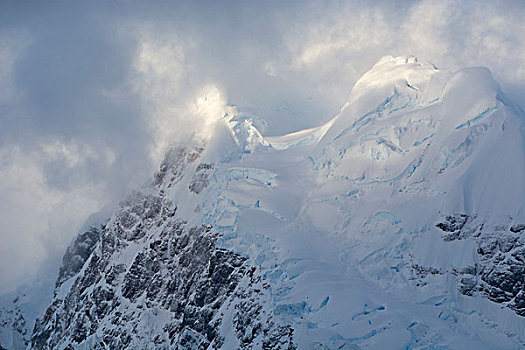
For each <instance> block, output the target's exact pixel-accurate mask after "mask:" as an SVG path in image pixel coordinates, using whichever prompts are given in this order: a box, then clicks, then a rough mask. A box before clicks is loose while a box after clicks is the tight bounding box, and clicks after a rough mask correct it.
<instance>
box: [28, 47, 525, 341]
mask: <svg viewBox="0 0 525 350" xmlns="http://www.w3.org/2000/svg"><path fill="white" fill-rule="evenodd" d="M522 123H523V115H522V114H520V113H517V110H516V108H514V107H513V106H512V105H511V104H510V102H508V101H507V100H506V98H505V97H504V95H503V93H502V92H501V91H500V89H499V87H498V85H497V83H496V82H494V80H493V79H492V77H491V74H490V71H488V70H487V69H484V68H469V69H462V70H460V71H458V72H447V71H445V70H441V69H437V68H436V67H435V66H434V65H432V64H431V63H426V62H422V61H421V60H419V59H417V58H415V57H412V56H403V57H397V58H393V57H385V58H383V59H381V60H380V61H379V62H378V63H377V64H376V65H375V66H374V67H373V68H372V69H371V70H370V71H369V72H368V73H366V74H365V75H364V76H363V77H362V78H361V79H360V80H359V81H358V82H357V83H356V84H355V86H354V88H353V90H352V93H351V95H350V97H349V100H348V103H347V104H345V106H344V108H342V109H341V112H340V113H339V114H338V115H337V116H335V117H334V118H333V119H332V120H330V121H329V122H328V123H326V124H323V125H321V126H320V127H317V128H312V129H308V130H303V131H299V132H296V133H291V134H288V135H284V136H277V137H266V136H264V128H265V123H264V121H262V120H261V119H259V118H257V117H256V116H252V115H247V114H243V113H241V112H239V111H237V110H236V109H235V108H231V109H228V111H227V113H226V114H225V115H224V117H223V118H222V119H220V120H219V121H218V122H217V123H216V127H215V132H214V133H212V135H211V136H210V138H209V139H207V140H206V142H205V143H204V142H192V143H191V144H188V145H179V146H175V147H173V148H172V149H170V151H169V152H167V154H166V156H165V158H164V161H163V163H162V164H161V166H160V170H159V172H158V173H157V174H155V176H154V177H153V181H152V183H151V184H149V185H147V186H145V187H144V188H143V189H141V190H139V191H137V192H136V193H134V194H132V195H130V197H129V198H128V199H127V200H125V201H123V202H122V204H121V206H120V208H119V209H118V210H117V211H116V212H115V213H114V214H113V215H112V217H111V219H110V220H109V221H108V222H107V224H106V225H105V226H104V227H103V228H102V229H100V230H99V231H96V232H98V236H97V237H98V238H95V237H94V236H93V234H92V233H93V232H91V233H90V232H86V233H84V234H83V235H80V236H79V239H78V240H77V241H76V243H74V246H73V247H72V248H71V249H70V251H69V253H68V255H66V257H67V259H65V260H64V264H65V265H64V267H63V269H62V270H61V271H63V273H62V274H61V277H60V278H59V282H60V283H58V284H57V293H56V295H55V297H54V299H53V301H52V303H51V304H50V305H49V307H48V309H47V312H46V313H45V314H43V315H42V316H41V317H40V318H39V321H38V323H37V327H36V328H35V332H34V334H33V338H32V347H33V348H35V349H50V348H58V349H65V348H67V347H68V346H70V347H72V348H74V349H83V348H95V349H106V348H112V347H119V346H127V347H131V348H139V349H140V348H148V347H149V348H151V347H155V348H161V349H174V348H188V349H206V348H207V349H232V348H239V349H270V348H271V349H294V348H297V349H337V348H340V349H346V348H352V349H360V348H372V349H383V348H405V349H417V348H421V347H428V348H441V349H458V348H459V349H462V348H476V349H493V348H502V349H515V348H522V347H524V346H525V318H523V317H522V316H521V315H523V313H524V312H525V311H524V310H525V302H524V300H525V299H524V295H525V289H524V288H525V282H524V281H523V273H522V272H523V271H524V269H525V258H524V257H523V256H524V255H523V254H524V251H525V249H524V247H525V245H524V242H525V241H524V240H525V236H524V235H525V211H524V203H523V198H525V177H524V176H523V174H525V147H523V144H524V143H523V142H524V135H523V128H522ZM92 238H93V239H92ZM80 265H81V266H80Z"/></svg>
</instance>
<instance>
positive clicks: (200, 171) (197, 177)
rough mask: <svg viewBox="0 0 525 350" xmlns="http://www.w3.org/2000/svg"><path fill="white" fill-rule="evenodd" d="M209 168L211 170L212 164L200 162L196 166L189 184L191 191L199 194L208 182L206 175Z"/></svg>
mask: <svg viewBox="0 0 525 350" xmlns="http://www.w3.org/2000/svg"><path fill="white" fill-rule="evenodd" d="M211 170H213V164H206V163H201V164H199V165H198V166H197V169H196V170H195V173H194V174H193V178H192V179H191V182H190V185H189V188H190V191H191V192H193V193H196V194H199V193H201V192H202V190H203V189H204V188H206V187H207V186H208V185H209V184H210V181H209V180H208V177H209V176H210V173H211Z"/></svg>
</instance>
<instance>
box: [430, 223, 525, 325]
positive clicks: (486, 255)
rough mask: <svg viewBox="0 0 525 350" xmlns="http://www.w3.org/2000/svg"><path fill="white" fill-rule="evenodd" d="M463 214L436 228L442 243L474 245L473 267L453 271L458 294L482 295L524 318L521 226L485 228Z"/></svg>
mask: <svg viewBox="0 0 525 350" xmlns="http://www.w3.org/2000/svg"><path fill="white" fill-rule="evenodd" d="M480 221H481V220H479V219H478V218H476V217H470V216H468V215H466V214H456V215H453V216H447V217H446V218H445V219H444V220H443V221H442V222H439V223H438V224H437V225H436V226H437V227H438V228H439V229H441V230H442V231H444V232H445V233H444V235H443V239H444V240H446V241H453V240H461V239H471V240H473V241H474V242H475V244H476V245H477V249H476V252H477V256H478V259H477V263H476V264H474V265H470V266H466V267H463V268H461V269H453V270H452V273H453V274H454V275H455V276H457V280H458V288H459V291H460V292H461V293H462V294H464V295H469V296H472V295H485V296H486V297H488V298H489V299H490V300H492V301H493V302H496V303H500V304H503V305H505V306H507V307H509V308H511V309H512V310H514V311H515V312H516V313H517V314H518V315H521V316H525V236H523V235H521V234H520V232H522V231H523V227H525V226H524V225H523V224H514V225H508V224H502V225H495V226H493V227H489V225H486V224H485V223H483V222H482V221H481V222H480Z"/></svg>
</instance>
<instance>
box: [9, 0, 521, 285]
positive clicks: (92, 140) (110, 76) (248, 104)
mask: <svg viewBox="0 0 525 350" xmlns="http://www.w3.org/2000/svg"><path fill="white" fill-rule="evenodd" d="M524 18H525V2H524V1H519V0H517V1H501V0H500V1H461V2H459V1H458V2H455V1H435V0H432V1H349V2H346V1H311V2H309V1H296V2H293V1H286V2H283V1H253V2H249V1H232V2H223V1H187V2H182V1H172V2H167V1H165V2H164V1H163V2H159V1H142V2H133V1H77V2H74V1H63V2H56V1H12V2H10V1H5V0H4V1H1V2H0V292H2V291H6V290H9V289H12V288H15V287H16V286H17V285H19V284H20V283H22V282H25V281H29V280H31V279H32V278H34V277H35V275H36V274H37V272H38V271H39V269H40V268H41V267H42V266H44V267H45V266H51V267H54V266H56V264H57V262H58V261H59V260H60V259H61V256H62V254H63V252H64V249H65V247H66V246H67V245H68V243H69V242H70V240H71V239H72V238H73V237H74V235H75V234H77V233H78V230H79V229H81V227H82V226H83V225H84V223H85V222H86V219H87V218H88V217H89V216H90V215H91V214H93V213H96V212H98V211H100V210H101V209H102V208H103V207H104V206H107V205H109V206H111V205H114V203H115V202H118V200H119V199H120V198H121V197H122V196H123V194H124V193H126V191H129V189H130V188H133V187H134V186H137V185H139V184H141V183H143V182H144V181H145V179H146V178H147V176H150V175H151V173H152V172H153V171H154V168H155V167H156V166H157V165H158V161H159V157H160V156H161V155H162V152H163V151H164V149H165V148H166V146H167V145H169V144H170V143H174V142H177V140H181V139H183V138H184V137H186V136H187V135H188V134H191V133H192V132H199V131H200V130H202V129H203V128H205V127H206V123H207V122H209V120H210V119H212V120H213V119H214V118H216V117H217V116H220V113H221V111H222V110H223V107H224V105H225V104H233V105H236V106H237V108H238V109H239V110H240V111H243V112H247V113H251V114H255V115H258V116H259V117H260V118H262V119H264V120H266V121H267V123H268V127H267V129H266V130H264V133H265V134H267V135H269V134H271V135H276V134H280V133H284V132H290V131H295V130H299V129H301V128H306V127H313V126H316V125H319V124H321V123H323V122H325V121H327V120H328V119H330V118H331V117H333V116H334V115H335V114H337V112H338V110H339V108H340V107H341V106H342V105H343V104H344V102H345V100H346V98H347V96H348V95H349V93H350V90H351V88H352V85H353V84H354V83H355V81H356V79H358V78H359V76H360V75H361V74H363V73H364V72H366V71H367V70H368V69H369V68H370V67H371V66H372V65H373V64H374V63H375V62H376V61H378V60H379V59H380V58H381V57H382V56H384V55H394V56H396V55H405V54H412V55H415V56H417V57H419V58H420V59H424V60H428V61H431V62H433V63H434V64H436V65H437V66H438V67H440V68H443V69H448V70H457V69H460V68H462V67H466V66H480V65H481V66H486V67H488V68H489V69H491V71H492V72H493V75H494V77H495V78H496V79H497V80H498V81H499V82H500V84H501V86H502V88H503V90H504V91H505V92H506V93H507V94H508V95H509V96H510V97H511V98H512V99H513V100H514V101H515V102H517V103H519V104H520V105H521V106H522V107H523V106H524V105H525V21H524Z"/></svg>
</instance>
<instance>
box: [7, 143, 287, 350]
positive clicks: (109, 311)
mask: <svg viewBox="0 0 525 350" xmlns="http://www.w3.org/2000/svg"><path fill="white" fill-rule="evenodd" d="M200 150H201V149H186V148H183V147H178V148H176V149H172V150H170V152H168V154H167V156H166V160H165V161H164V163H163V164H162V166H161V170H160V172H159V173H158V174H157V175H156V176H155V186H154V188H153V191H151V192H150V193H145V192H135V193H133V194H132V195H131V196H130V197H129V198H127V199H126V200H124V201H123V202H122V203H121V204H120V207H119V209H118V210H117V211H116V212H115V214H114V216H113V217H112V218H111V219H110V220H109V222H108V223H107V224H106V225H105V226H103V227H101V228H100V229H98V228H91V229H90V230H88V231H86V232H84V233H82V234H80V235H79V236H78V237H77V238H76V239H75V240H74V242H73V244H72V245H71V246H70V248H69V249H68V250H67V252H66V254H65V255H64V259H63V266H62V267H61V269H60V273H59V277H58V279H57V283H56V289H55V299H54V301H53V303H52V304H51V305H50V306H49V307H48V309H47V310H46V312H45V315H44V316H43V317H42V318H41V319H39V320H37V322H36V325H35V328H34V332H33V336H32V338H31V348H33V349H66V348H72V347H73V348H75V347H78V346H80V347H88V348H90V349H107V348H109V349H123V348H132V349H153V348H155V349H168V348H169V349H173V348H175V349H189V348H195V349H206V348H221V346H223V345H224V341H225V340H224V336H222V335H221V334H220V328H221V323H222V322H223V318H224V314H225V312H226V311H225V310H226V309H232V310H231V311H230V313H231V314H232V315H233V319H232V320H228V321H229V322H231V327H232V328H233V329H234V335H235V336H236V337H237V339H238V341H239V344H240V347H241V348H247V349H248V348H251V347H252V346H253V344H254V341H255V340H256V338H257V339H258V340H257V341H258V342H260V344H261V346H262V347H263V348H265V349H278V348H282V349H285V348H286V349H293V348H294V345H293V330H292V329H291V328H290V327H287V326H286V325H280V324H276V323H274V322H273V321H272V318H271V316H270V315H268V314H266V313H265V311H264V310H263V305H262V301H263V300H264V299H265V298H266V299H267V298H268V295H267V294H268V286H267V285H265V284H264V283H263V279H262V277H261V275H260V272H259V271H258V269H257V268H256V267H254V266H251V265H249V264H248V263H247V262H246V260H247V259H246V258H245V257H243V256H241V255H239V254H236V253H234V252H231V251H228V250H226V249H221V248H218V247H217V246H216V241H217V238H218V237H219V234H218V233H217V232H216V231H215V230H214V228H213V227H212V226H209V225H199V226H191V225H189V224H188V223H187V222H186V221H184V220H183V219H181V218H179V217H178V216H177V208H176V206H174V205H173V203H172V202H170V201H169V200H168V199H166V198H165V197H164V190H162V188H169V187H171V186H173V185H175V184H177V183H178V182H179V181H180V180H181V179H182V178H183V176H184V170H185V167H186V166H187V165H188V164H191V163H193V161H195V160H196V159H197V158H198V152H200ZM210 169H213V166H211V165H209V164H199V165H198V166H197V168H196V171H195V175H194V176H193V177H192V179H191V182H190V185H189V190H190V191H191V192H194V193H199V192H200V191H202V189H203V188H204V187H206V185H207V180H206V179H207V176H208V175H207V174H208V171H209V170H210ZM155 192H156V194H155ZM16 322H18V323H20V322H24V320H23V318H21V317H19V318H18V319H17V320H16ZM16 322H15V323H13V327H14V326H16V325H17V323H16ZM21 335H22V336H26V334H25V333H21ZM26 338H27V337H26ZM229 341H230V342H231V339H230V340H229Z"/></svg>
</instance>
